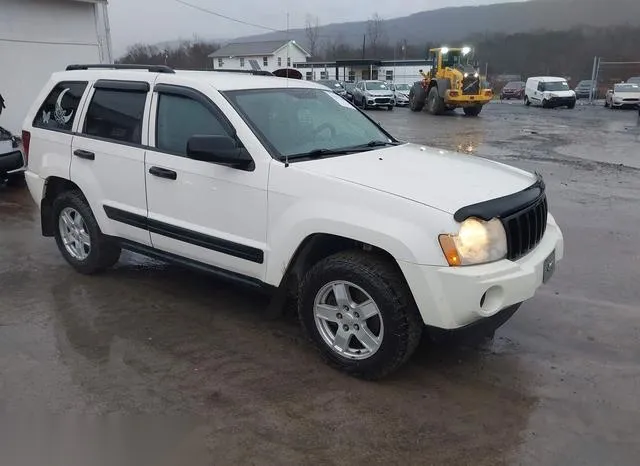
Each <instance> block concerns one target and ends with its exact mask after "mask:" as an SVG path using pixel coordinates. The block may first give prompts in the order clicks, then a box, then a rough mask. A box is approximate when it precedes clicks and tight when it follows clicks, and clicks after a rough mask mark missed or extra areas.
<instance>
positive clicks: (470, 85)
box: [409, 47, 493, 116]
mask: <svg viewBox="0 0 640 466" xmlns="http://www.w3.org/2000/svg"><path fill="white" fill-rule="evenodd" d="M471 52H472V50H471V48H470V47H462V48H448V47H440V48H437V49H431V50H429V53H430V58H431V61H432V63H433V67H432V68H431V70H429V71H428V72H423V71H422V70H421V71H420V72H421V74H422V80H421V81H417V82H416V83H414V85H413V87H412V88H411V91H410V92H409V107H410V108H411V110H413V111H414V112H419V111H421V110H422V109H423V108H424V106H425V105H426V106H427V110H428V111H429V113H431V114H433V115H441V114H443V113H444V112H445V111H447V110H452V109H455V108H462V110H463V111H464V113H465V115H468V116H478V115H479V114H480V112H481V111H482V106H483V105H485V104H486V103H488V102H490V101H491V99H492V98H493V91H491V89H485V88H484V86H483V85H482V79H481V76H480V73H479V71H478V68H477V67H476V66H475V65H474V64H473V63H472V61H471V59H470V58H471V55H472V53H471Z"/></svg>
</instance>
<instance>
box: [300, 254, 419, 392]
mask: <svg viewBox="0 0 640 466" xmlns="http://www.w3.org/2000/svg"><path fill="white" fill-rule="evenodd" d="M344 289H346V290H348V291H347V292H346V293H345V292H344V291H342V292H338V291H339V290H344ZM299 295H300V300H299V303H298V314H299V316H300V322H301V324H302V327H303V329H304V330H305V332H306V334H307V335H308V336H309V338H310V339H311V341H312V342H313V343H314V345H315V346H316V348H317V349H318V351H319V352H320V354H321V355H322V357H323V358H324V359H325V360H326V361H327V362H328V363H329V364H330V365H332V366H333V367H336V368H338V369H340V370H341V371H343V372H346V373H348V374H350V375H353V376H356V377H359V378H363V379H370V380H371V379H379V378H382V377H384V376H386V375H388V374H390V373H392V372H393V371H395V370H396V369H398V368H399V367H400V366H401V365H402V364H404V363H405V362H406V361H407V360H408V359H409V357H410V356H411V355H412V354H413V352H414V351H415V349H416V347H417V346H418V343H419V341H420V336H421V334H422V328H423V323H422V319H421V318H420V314H419V313H418V309H417V307H416V305H415V302H414V300H413V296H412V295H411V291H410V290H409V288H408V286H407V285H406V283H405V281H404V278H403V277H402V274H401V272H400V271H399V270H398V268H397V266H396V265H395V264H394V263H393V262H392V260H389V259H386V258H384V257H381V256H377V255H374V254H370V253H365V252H362V251H346V252H341V253H338V254H335V255H333V256H330V257H327V258H326V259H323V260H322V261H320V262H318V263H317V264H316V265H314V266H313V267H312V268H311V270H309V272H308V273H307V274H306V276H305V277H304V279H303V280H302V283H301V285H300V293H299ZM341 296H342V297H343V299H340V297H341ZM364 302H368V303H369V304H368V305H367V307H366V309H367V311H366V314H365V313H364V312H363V309H365V308H364V307H362V308H360V307H358V304H363V303H364ZM334 312H335V314H334ZM366 315H369V316H370V317H368V318H365V316H366ZM354 319H356V320H354ZM357 319H360V320H357ZM358 324H359V325H358ZM360 332H362V333H360ZM363 335H364V338H363V339H364V341H365V342H367V344H368V345H369V346H366V345H364V344H363V343H360V342H361V340H360V338H361V336H363ZM367 335H368V337H367ZM371 337H373V339H371ZM360 347H362V349H360ZM340 348H341V349H340ZM369 348H372V349H371V350H370V349H369Z"/></svg>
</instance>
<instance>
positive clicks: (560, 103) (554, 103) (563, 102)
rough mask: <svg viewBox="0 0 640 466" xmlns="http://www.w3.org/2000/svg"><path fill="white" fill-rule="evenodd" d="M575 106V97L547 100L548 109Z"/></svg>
mask: <svg viewBox="0 0 640 466" xmlns="http://www.w3.org/2000/svg"><path fill="white" fill-rule="evenodd" d="M575 104H576V98H575V97H551V98H550V99H547V106H548V107H566V106H569V105H575Z"/></svg>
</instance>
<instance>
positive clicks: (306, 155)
mask: <svg viewBox="0 0 640 466" xmlns="http://www.w3.org/2000/svg"><path fill="white" fill-rule="evenodd" d="M398 144H400V143H399V142H392V141H378V140H374V141H369V142H367V143H366V144H358V145H355V146H348V147H338V148H336V149H327V148H319V149H313V150H310V151H309V152H302V153H300V154H291V155H289V156H288V157H287V158H288V159H289V160H300V159H317V158H320V157H324V156H330V155H345V154H353V153H354V152H364V151H366V150H369V149H373V148H375V147H383V146H397V145H398Z"/></svg>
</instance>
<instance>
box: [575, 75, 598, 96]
mask: <svg viewBox="0 0 640 466" xmlns="http://www.w3.org/2000/svg"><path fill="white" fill-rule="evenodd" d="M573 91H574V92H575V93H576V99H588V98H589V97H590V96H591V92H593V96H594V97H595V96H596V87H595V86H594V84H593V81H591V80H590V79H585V80H583V81H580V82H579V83H578V85H577V86H576V88H575V89H574V90H573Z"/></svg>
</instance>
